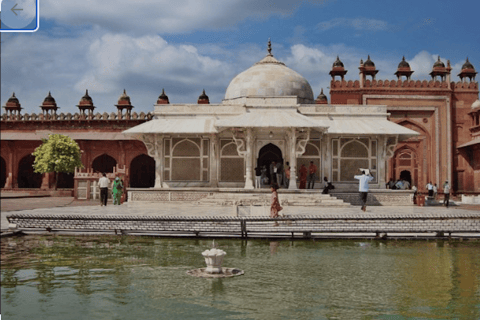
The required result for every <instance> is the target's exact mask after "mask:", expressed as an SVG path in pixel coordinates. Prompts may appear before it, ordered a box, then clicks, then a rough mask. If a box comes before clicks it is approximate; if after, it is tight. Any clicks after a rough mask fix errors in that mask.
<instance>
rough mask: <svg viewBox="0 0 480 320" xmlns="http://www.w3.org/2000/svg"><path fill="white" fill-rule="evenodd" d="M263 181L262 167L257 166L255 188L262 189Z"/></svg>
mask: <svg viewBox="0 0 480 320" xmlns="http://www.w3.org/2000/svg"><path fill="white" fill-rule="evenodd" d="M261 182H262V169H260V167H255V188H256V189H260V188H261Z"/></svg>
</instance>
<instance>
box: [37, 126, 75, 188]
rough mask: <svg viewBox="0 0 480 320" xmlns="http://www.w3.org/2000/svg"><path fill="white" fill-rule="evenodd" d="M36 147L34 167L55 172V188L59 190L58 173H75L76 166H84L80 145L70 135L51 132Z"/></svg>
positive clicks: (43, 171) (44, 171)
mask: <svg viewBox="0 0 480 320" xmlns="http://www.w3.org/2000/svg"><path fill="white" fill-rule="evenodd" d="M42 141H43V143H42V144H41V145H40V146H39V147H38V148H36V149H35V151H34V152H33V153H32V155H33V156H34V157H35V161H34V162H33V169H34V171H35V172H38V173H42V174H43V173H47V172H55V190H57V181H58V173H59V172H65V173H69V172H70V173H73V172H75V167H79V168H83V164H82V160H81V156H80V147H79V146H78V144H77V143H76V142H75V140H73V139H71V138H70V137H68V136H64V135H61V134H51V135H49V136H48V139H42Z"/></svg>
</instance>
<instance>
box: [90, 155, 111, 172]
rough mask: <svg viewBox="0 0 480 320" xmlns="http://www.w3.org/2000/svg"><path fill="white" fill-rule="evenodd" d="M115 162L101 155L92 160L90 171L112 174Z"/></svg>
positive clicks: (107, 156)
mask: <svg viewBox="0 0 480 320" xmlns="http://www.w3.org/2000/svg"><path fill="white" fill-rule="evenodd" d="M116 165H117V161H116V160H115V159H114V158H112V157H110V156H109V155H108V154H102V155H101V156H98V157H96V158H95V160H93V163H92V169H93V171H94V172H102V173H103V172H113V168H114V167H115V166H116Z"/></svg>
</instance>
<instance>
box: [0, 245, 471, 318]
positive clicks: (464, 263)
mask: <svg viewBox="0 0 480 320" xmlns="http://www.w3.org/2000/svg"><path fill="white" fill-rule="evenodd" d="M216 242H217V243H218V246H219V247H220V248H221V249H223V250H225V251H226V252H227V255H226V256H225V259H224V266H225V267H236V268H239V269H242V270H244V271H245V275H243V276H239V277H234V278H228V279H201V278H194V277H191V276H189V275H187V274H186V271H187V270H189V269H194V268H199V267H204V265H205V263H204V260H203V257H202V256H201V252H202V251H204V250H205V249H208V248H209V247H210V246H211V241H208V240H194V239H193V240H192V239H158V238H140V237H107V236H98V237H86V236H85V237H67V236H63V237H60V236H58V237H38V236H35V237H34V236H27V237H21V238H7V239H5V238H4V239H2V240H1V253H2V257H1V264H2V270H1V287H2V292H1V299H2V301H1V302H2V310H1V312H2V316H3V317H4V319H28V318H30V319H479V318H480V242H476V241H475V242H474V241H468V242H458V241H457V242H455V241H451V242H443V241H385V242H376V241H366V242H361V241H353V240H351V241H330V240H329V241H287V240H285V241H275V242H272V241H267V240H248V241H241V240H217V241H216Z"/></svg>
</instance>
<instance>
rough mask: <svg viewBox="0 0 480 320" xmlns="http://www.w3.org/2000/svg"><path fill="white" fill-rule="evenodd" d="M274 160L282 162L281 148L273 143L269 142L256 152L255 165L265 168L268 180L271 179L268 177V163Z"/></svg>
mask: <svg viewBox="0 0 480 320" xmlns="http://www.w3.org/2000/svg"><path fill="white" fill-rule="evenodd" d="M273 161H275V162H277V163H278V162H280V163H282V164H283V157H282V150H280V148H279V147H277V146H276V145H274V144H273V143H269V144H267V145H266V146H264V147H263V148H261V149H260V151H259V152H258V158H257V167H260V168H261V167H263V166H265V168H266V169H267V177H268V181H272V179H271V177H270V164H271V163H272V162H273Z"/></svg>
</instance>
